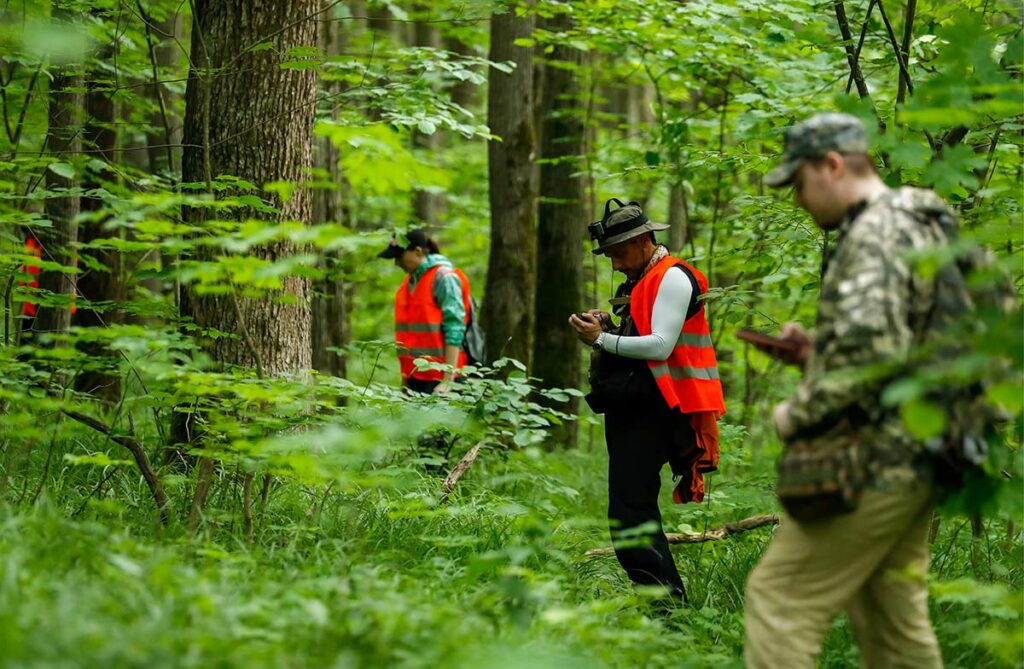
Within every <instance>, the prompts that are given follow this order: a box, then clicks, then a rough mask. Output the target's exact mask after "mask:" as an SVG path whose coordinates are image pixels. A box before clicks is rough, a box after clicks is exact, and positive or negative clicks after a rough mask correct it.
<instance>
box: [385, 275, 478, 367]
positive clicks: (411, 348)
mask: <svg viewBox="0 0 1024 669" xmlns="http://www.w3.org/2000/svg"><path fill="white" fill-rule="evenodd" d="M440 269H444V270H445V273H446V274H447V273H448V272H454V273H455V275H456V276H457V277H459V281H461V282H462V302H463V304H464V305H465V307H466V323H467V324H468V323H469V309H470V304H469V279H467V278H466V275H465V274H463V273H462V270H458V269H455V270H449V269H448V268H446V267H444V268H443V267H442V266H441V265H435V266H434V267H431V268H430V269H428V270H427V271H426V272H424V273H423V276H421V277H420V280H419V281H417V282H416V287H415V288H414V289H413V290H412V291H410V290H409V277H408V276H406V277H405V281H403V282H402V285H401V286H399V288H398V292H397V293H395V342H396V343H397V344H398V365H399V369H400V371H401V373H402V378H403V379H409V378H414V379H420V380H422V381H440V380H442V379H443V378H444V373H443V372H442V371H441V370H434V369H423V370H418V369H416V365H415V364H414V363H413V361H414V360H415V359H416V358H424V359H426V360H428V361H430V362H437V363H441V364H444V332H443V331H442V329H441V323H442V322H443V320H444V315H443V313H442V312H441V307H439V306H437V303H436V302H434V279H435V278H436V277H437V273H438V270H440ZM465 366H466V352H465V351H464V350H462V349H461V348H460V349H459V358H458V361H457V362H456V363H455V368H456V369H461V368H463V367H465Z"/></svg>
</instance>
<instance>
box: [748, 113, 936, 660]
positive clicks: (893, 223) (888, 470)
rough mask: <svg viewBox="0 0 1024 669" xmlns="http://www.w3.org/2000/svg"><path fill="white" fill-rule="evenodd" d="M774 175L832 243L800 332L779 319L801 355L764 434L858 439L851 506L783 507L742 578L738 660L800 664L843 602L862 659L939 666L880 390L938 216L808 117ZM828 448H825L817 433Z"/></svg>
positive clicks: (911, 444) (836, 126) (908, 327)
mask: <svg viewBox="0 0 1024 669" xmlns="http://www.w3.org/2000/svg"><path fill="white" fill-rule="evenodd" d="M766 183H768V184H769V185H770V186H773V187H779V186H785V185H790V184H791V185H793V186H794V187H795V191H796V203H797V205H798V206H800V207H802V208H803V209H805V210H806V211H807V212H808V213H809V214H810V215H811V217H812V218H813V219H814V221H815V223H817V224H818V226H820V227H821V228H822V229H825V230H834V231H835V233H836V234H835V237H836V242H835V245H834V246H833V247H832V248H831V250H830V252H829V254H828V257H827V259H826V265H825V270H824V274H823V277H822V285H821V294H820V297H819V302H818V317H817V327H816V333H815V335H814V336H812V335H811V334H809V333H808V332H806V331H805V330H803V328H802V327H800V326H799V325H797V324H787V325H786V326H784V327H783V329H782V332H781V335H782V336H783V337H786V338H789V339H792V340H796V341H798V342H799V343H800V349H799V350H798V351H797V352H796V353H788V354H787V353H784V352H782V351H771V350H769V351H768V352H769V353H774V354H776V355H777V356H778V357H781V358H784V359H787V360H788V361H789V362H792V363H795V364H801V365H803V366H804V377H803V380H802V382H801V384H800V386H799V389H798V390H797V392H796V393H795V395H794V396H793V397H792V398H790V400H789V401H787V402H784V403H782V404H780V405H778V406H777V407H776V408H775V412H774V419H775V424H776V428H777V430H778V432H779V436H780V437H781V438H782V439H783V441H785V442H787V443H789V442H791V441H792V440H794V439H830V438H831V439H834V438H835V436H836V430H837V429H838V430H840V431H844V432H849V433H850V434H849V435H845V434H844V435H843V436H851V437H854V438H857V439H860V443H861V444H862V445H863V450H864V454H865V462H866V484H865V486H864V490H863V492H862V494H861V496H860V499H859V503H858V505H857V508H856V509H855V510H853V511H852V512H850V513H845V514H841V515H836V516H832V517H830V518H826V519H824V520H818V521H812V522H797V521H795V520H793V519H792V518H789V517H788V516H787V517H785V518H784V519H783V521H782V523H781V524H780V526H779V529H778V531H777V532H776V534H775V536H774V538H773V539H772V542H771V545H770V546H769V547H768V550H767V551H766V553H765V555H764V557H763V558H762V560H761V562H760V563H759V564H758V565H757V567H756V568H755V569H754V570H753V571H752V572H751V575H750V579H749V581H748V583H747V600H746V607H745V623H746V633H747V644H746V649H745V658H746V663H747V666H748V667H752V668H761V667H773V668H776V667H786V668H787V669H789V668H800V667H813V666H814V663H815V658H816V656H817V654H818V652H819V650H820V644H821V639H822V637H823V636H824V634H825V632H826V631H827V629H828V627H829V625H830V623H831V620H832V619H833V618H834V617H835V616H836V615H837V614H838V613H839V612H840V611H841V610H844V609H845V610H846V611H847V613H848V614H849V617H850V622H851V627H852V630H853V633H854V637H855V639H856V641H857V644H858V646H859V648H860V653H861V664H862V666H866V667H918V668H929V667H941V666H942V658H941V655H940V652H939V647H938V644H937V642H936V639H935V634H934V632H933V631H932V627H931V623H930V621H929V619H928V590H927V584H926V582H925V573H926V572H927V570H928V563H929V559H930V555H929V548H928V541H927V536H928V527H929V520H930V517H931V513H932V508H933V504H934V494H933V490H932V486H931V485H930V484H929V483H927V482H926V481H924V480H922V479H921V477H919V476H918V475H917V474H916V473H915V469H914V467H913V466H912V460H913V458H914V456H915V454H916V453H917V452H918V451H919V449H920V445H919V444H918V443H916V442H915V440H914V439H913V438H912V437H911V436H910V434H909V433H908V432H907V430H906V428H905V427H904V425H903V423H902V421H901V419H900V417H899V415H898V414H896V413H894V412H892V411H891V410H888V409H886V408H884V407H882V406H881V402H880V395H881V392H882V389H883V388H884V386H885V384H886V383H887V382H888V381H890V380H891V379H892V376H893V373H894V371H895V370H898V369H900V368H901V367H902V366H904V365H905V364H906V363H907V361H908V359H909V356H910V355H911V353H912V350H913V349H914V347H915V345H916V344H918V343H920V341H921V340H922V338H923V337H924V335H925V334H926V330H927V323H928V315H929V312H930V310H931V306H932V297H933V291H934V288H933V282H932V281H931V280H929V279H927V278H925V277H922V276H919V275H918V274H917V273H916V272H915V271H914V267H913V265H912V261H911V260H910V259H909V258H908V254H910V253H912V252H914V251H920V250H927V249H929V248H934V247H935V246H936V245H938V244H942V243H943V242H944V241H945V236H944V234H943V232H942V230H941V229H940V227H939V226H938V225H936V224H935V221H936V220H937V219H938V218H939V217H941V216H946V217H951V216H952V215H951V214H950V213H949V212H948V210H947V209H946V207H945V205H944V204H943V203H942V201H941V200H940V199H939V198H938V197H937V196H936V195H935V194H934V193H931V192H930V191H923V190H917V189H912V188H900V189H894V190H890V189H889V188H888V187H887V186H886V185H885V183H884V182H883V181H882V180H881V179H880V178H879V176H878V175H877V173H876V172H875V169H874V165H873V164H872V162H871V160H870V158H869V157H868V156H867V141H866V136H865V131H864V127H863V125H862V124H861V122H860V121H859V120H858V119H856V118H855V117H852V116H849V115H846V114H819V115H817V116H814V117H812V118H810V119H808V120H806V121H804V122H803V123H800V124H798V125H796V126H794V127H792V128H790V129H789V130H788V131H787V132H786V135H785V153H784V155H783V159H782V164H781V165H780V166H779V167H777V168H776V169H775V170H773V171H772V172H771V173H769V174H768V175H767V177H766ZM822 446H823V447H827V444H822Z"/></svg>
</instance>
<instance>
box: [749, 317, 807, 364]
mask: <svg viewBox="0 0 1024 669" xmlns="http://www.w3.org/2000/svg"><path fill="white" fill-rule="evenodd" d="M779 338H780V339H788V340H789V341H791V342H793V343H795V344H797V348H796V350H790V349H784V348H779V347H776V346H771V345H769V344H754V346H756V347H757V348H758V349H759V350H761V351H764V352H765V353H767V354H768V355H770V356H772V357H773V358H778V359H779V360H781V361H782V362H784V363H786V364H787V365H796V366H797V367H803V366H804V365H806V364H807V359H808V358H809V357H810V356H811V348H812V347H813V346H814V338H813V337H811V334H810V333H809V332H808V331H807V330H805V329H804V326H802V325H800V324H799V323H786V324H785V325H783V326H782V328H781V329H780V330H779Z"/></svg>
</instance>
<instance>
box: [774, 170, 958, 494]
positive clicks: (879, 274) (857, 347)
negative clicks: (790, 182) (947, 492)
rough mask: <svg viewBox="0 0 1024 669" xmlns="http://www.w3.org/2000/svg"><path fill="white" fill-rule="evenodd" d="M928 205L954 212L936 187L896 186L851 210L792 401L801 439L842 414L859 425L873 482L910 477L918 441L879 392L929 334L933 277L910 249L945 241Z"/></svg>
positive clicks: (830, 260)
mask: <svg viewBox="0 0 1024 669" xmlns="http://www.w3.org/2000/svg"><path fill="white" fill-rule="evenodd" d="M929 210H930V211H931V213H934V212H947V213H948V209H947V208H946V205H945V204H944V203H943V202H942V200H940V199H939V197H938V196H936V195H935V194H934V193H932V192H931V191H925V190H919V189H914V188H900V189H897V190H891V191H888V192H886V193H883V194H881V195H879V196H877V197H875V198H873V199H872V200H870V201H867V202H865V203H862V204H861V205H859V206H855V207H853V208H852V209H851V211H850V212H849V213H848V214H847V217H846V219H845V220H844V221H843V222H842V223H841V225H840V226H839V228H838V230H837V234H836V242H835V244H834V246H833V247H832V249H831V251H830V253H829V254H828V256H827V257H826V261H825V270H824V274H823V277H822V283H821V294H820V297H819V300H818V317H817V325H816V337H815V341H814V350H813V352H812V354H811V357H810V359H809V360H808V363H807V367H806V369H805V370H804V378H803V381H802V382H801V384H800V386H799V388H798V389H797V392H796V393H795V395H794V396H793V397H792V398H791V401H790V413H789V416H790V420H791V422H792V425H793V427H794V429H795V430H796V434H797V435H798V436H802V437H805V438H810V439H813V438H814V437H815V436H816V435H823V434H824V433H825V432H827V431H828V430H829V429H830V428H832V427H833V426H835V425H836V424H837V423H840V422H841V421H843V419H847V420H848V421H849V425H851V426H854V427H851V429H857V430H860V431H861V434H862V436H863V437H864V439H863V442H862V443H864V444H865V446H866V456H867V462H868V479H869V484H872V483H873V484H885V483H887V482H893V481H901V480H907V479H909V478H913V477H914V471H913V468H912V467H911V461H912V458H913V456H914V455H915V454H916V452H917V451H918V449H919V445H918V444H917V443H916V442H915V440H914V439H913V437H911V436H910V434H909V433H908V432H907V430H906V428H905V426H904V425H903V422H902V420H901V418H900V416H899V415H898V413H897V412H896V411H894V410H892V409H887V408H885V407H883V406H882V404H881V400H880V396H881V393H882V390H883V389H884V387H885V386H886V385H887V383H888V382H889V381H891V380H892V379H893V378H894V377H895V376H896V375H898V374H899V373H900V371H901V370H902V369H904V368H905V366H906V363H907V361H908V358H909V356H910V354H911V352H912V349H913V348H914V345H915V344H916V343H918V342H920V341H921V339H922V338H923V337H924V335H925V334H926V333H925V332H924V330H925V328H926V327H927V322H928V316H929V312H930V311H931V308H932V301H933V295H934V291H935V288H934V281H933V280H932V279H928V278H925V277H922V276H920V275H919V274H917V273H916V272H914V271H913V267H912V264H911V261H910V260H909V259H908V254H910V253H912V252H914V251H919V250H926V249H928V248H930V247H934V246H935V245H938V244H942V243H944V242H945V235H944V234H943V233H942V232H941V231H940V230H939V229H938V228H937V226H934V225H928V224H927V223H926V222H923V221H922V220H921V219H922V218H926V217H927V215H928V214H929ZM950 216H952V214H950ZM947 220H950V219H947Z"/></svg>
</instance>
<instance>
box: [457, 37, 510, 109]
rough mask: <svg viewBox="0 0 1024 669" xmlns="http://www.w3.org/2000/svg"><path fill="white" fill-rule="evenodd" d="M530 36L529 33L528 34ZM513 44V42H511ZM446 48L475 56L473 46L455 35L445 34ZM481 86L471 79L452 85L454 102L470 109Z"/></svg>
mask: <svg viewBox="0 0 1024 669" xmlns="http://www.w3.org/2000/svg"><path fill="white" fill-rule="evenodd" d="M491 32H492V34H493V32H494V27H493V26H491ZM527 37H529V35H527ZM509 46H511V44H509ZM444 48H445V49H446V50H448V51H451V52H452V53H454V54H458V55H459V56H460V57H466V56H475V55H476V54H475V53H474V52H473V49H472V47H470V46H469V45H468V44H466V43H465V42H463V41H462V40H461V39H459V38H458V37H456V36H455V35H445V37H444ZM479 90H480V88H479V87H478V86H477V85H476V84H474V83H473V82H471V81H460V82H458V83H456V84H455V85H454V86H452V102H454V103H455V104H457V105H459V106H460V107H463V108H465V109H469V108H470V107H473V106H475V105H476V101H477V99H478V97H477V92H478V91H479Z"/></svg>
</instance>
